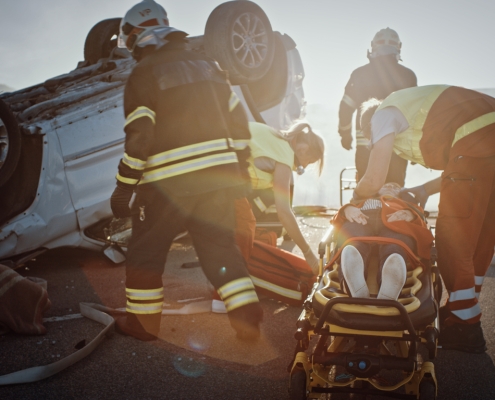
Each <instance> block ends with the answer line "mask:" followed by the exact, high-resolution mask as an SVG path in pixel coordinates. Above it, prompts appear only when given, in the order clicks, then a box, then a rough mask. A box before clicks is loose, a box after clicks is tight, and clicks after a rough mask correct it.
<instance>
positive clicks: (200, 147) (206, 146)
mask: <svg viewBox="0 0 495 400" xmlns="http://www.w3.org/2000/svg"><path fill="white" fill-rule="evenodd" d="M232 147H233V146H232ZM228 148H229V147H228V145H227V140H226V139H215V140H209V141H207V142H202V143H196V144H191V145H189V146H183V147H179V148H177V149H173V150H167V151H164V152H163V153H158V154H155V155H153V156H150V157H148V160H147V163H146V167H147V168H150V167H154V166H157V165H160V164H164V163H168V162H172V161H177V160H181V159H184V158H189V157H193V156H197V155H199V154H204V153H211V152H213V151H220V150H227V149H228Z"/></svg>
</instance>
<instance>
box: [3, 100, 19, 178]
mask: <svg viewBox="0 0 495 400" xmlns="http://www.w3.org/2000/svg"><path fill="white" fill-rule="evenodd" d="M0 120H1V122H0V187H2V186H3V185H4V184H5V183H6V182H7V181H8V180H9V179H10V177H11V176H12V174H13V173H14V171H15V169H16V167H17V164H18V162H19V157H20V155H21V132H20V130H19V125H18V124H17V120H16V119H15V116H14V114H13V113H12V111H11V110H10V108H9V106H8V105H7V104H6V103H5V102H4V101H2V100H0Z"/></svg>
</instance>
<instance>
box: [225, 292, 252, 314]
mask: <svg viewBox="0 0 495 400" xmlns="http://www.w3.org/2000/svg"><path fill="white" fill-rule="evenodd" d="M258 302H259V300H258V295H257V294H256V292H255V291H254V290H247V291H244V292H242V293H239V294H236V295H234V296H231V297H229V298H228V299H226V300H224V303H225V308H226V309H227V311H232V310H235V309H237V308H239V307H243V306H245V305H247V304H251V303H258Z"/></svg>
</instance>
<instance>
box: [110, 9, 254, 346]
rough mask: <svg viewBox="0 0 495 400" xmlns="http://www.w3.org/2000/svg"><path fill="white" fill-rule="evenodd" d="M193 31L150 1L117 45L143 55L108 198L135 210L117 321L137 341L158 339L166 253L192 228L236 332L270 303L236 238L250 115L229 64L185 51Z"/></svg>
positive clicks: (119, 207)
mask: <svg viewBox="0 0 495 400" xmlns="http://www.w3.org/2000/svg"><path fill="white" fill-rule="evenodd" d="M186 36H187V33H185V32H182V31H180V30H177V29H175V28H172V27H170V26H168V19H167V15H166V12H165V10H164V9H163V8H162V7H161V6H159V5H158V4H157V3H155V2H154V1H151V0H145V1H142V2H141V3H139V4H137V5H135V6H134V7H132V8H131V9H130V10H129V11H128V12H127V14H126V15H125V17H124V18H123V19H122V22H121V28H120V35H119V39H118V45H119V47H126V48H127V49H128V50H129V51H130V52H131V53H132V55H133V57H134V58H135V59H136V60H137V61H138V63H137V65H136V66H135V67H134V69H133V71H132V73H131V75H130V76H129V79H128V81H127V84H126V87H125V92H124V112H125V117H126V121H125V127H124V130H125V133H126V139H125V153H124V156H123V158H122V159H121V161H120V164H119V166H118V174H117V187H116V188H115V191H114V193H113V195H112V197H111V207H112V211H113V213H114V215H115V217H117V218H120V217H126V216H129V215H131V216H132V227H133V232H132V237H131V239H130V242H129V246H128V254H127V262H126V296H127V307H126V317H122V318H119V319H117V322H116V326H117V330H118V331H119V332H121V333H123V334H126V335H130V336H134V337H136V338H138V339H140V340H145V341H147V340H155V339H156V338H157V335H158V333H159V329H160V320H161V311H162V304H163V299H164V291H163V283H162V274H163V271H164V266H165V260H166V257H167V253H168V251H169V248H170V245H171V243H172V241H173V239H174V237H175V236H176V235H177V234H178V233H179V232H180V231H181V230H182V229H183V227H186V229H187V230H188V231H189V233H190V235H191V237H192V240H193V244H194V247H195V249H196V253H197V255H198V258H199V260H200V262H201V266H202V268H203V271H204V273H205V275H206V277H207V278H208V279H209V281H210V282H211V283H212V284H213V286H214V287H215V288H216V289H217V290H218V292H219V293H220V295H221V297H222V299H223V300H224V302H225V304H226V308H227V311H228V315H229V319H230V323H231V325H232V327H233V328H234V330H235V331H236V332H237V336H238V337H239V338H241V339H247V340H251V339H256V338H257V337H258V336H259V324H260V322H261V320H262V313H263V312H262V309H261V306H260V304H259V301H258V297H257V295H256V292H255V290H254V286H253V283H252V280H251V278H250V277H249V275H248V273H247V270H246V266H245V262H244V260H243V258H242V256H241V254H240V252H239V249H238V248H237V247H236V245H235V242H234V222H235V221H234V201H235V198H237V197H239V196H240V197H244V196H245V187H246V186H245V182H246V181H247V180H248V173H247V158H248V156H249V147H248V143H249V140H250V133H249V128H248V122H247V117H246V115H245V112H244V109H243V108H242V106H241V104H240V103H239V99H238V98H237V97H236V96H235V94H234V92H233V91H232V90H231V87H230V85H229V82H228V80H227V77H226V73H225V72H224V71H222V70H221V69H220V68H219V66H218V64H217V63H216V62H215V61H213V60H211V59H209V58H207V57H205V56H203V55H200V54H199V53H195V52H192V51H189V50H186V48H185V46H186V39H185V38H186ZM134 192H135V193H136V197H135V199H134V201H133V203H132V206H131V209H130V208H129V202H130V201H131V197H132V196H133V193H134Z"/></svg>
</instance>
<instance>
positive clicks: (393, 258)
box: [376, 253, 407, 300]
mask: <svg viewBox="0 0 495 400" xmlns="http://www.w3.org/2000/svg"><path fill="white" fill-rule="evenodd" d="M406 278H407V269H406V262H405V261H404V258H403V257H402V256H401V255H399V254H397V253H393V254H390V255H389V256H388V258H387V259H386V260H385V263H384V264H383V269H382V284H381V285H380V290H379V292H378V295H377V296H376V298H377V299H386V300H397V299H398V298H399V295H400V292H401V291H402V287H403V286H404V283H406Z"/></svg>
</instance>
